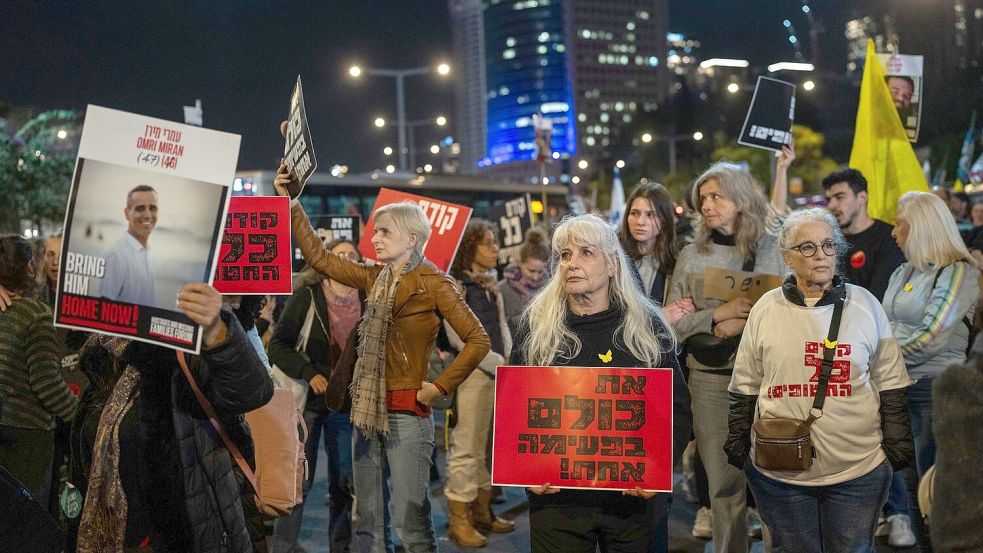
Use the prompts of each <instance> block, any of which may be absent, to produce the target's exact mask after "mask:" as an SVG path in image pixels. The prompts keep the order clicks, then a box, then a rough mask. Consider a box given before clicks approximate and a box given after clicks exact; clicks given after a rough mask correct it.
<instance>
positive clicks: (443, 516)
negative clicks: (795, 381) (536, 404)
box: [301, 431, 915, 553]
mask: <svg viewBox="0 0 983 553" xmlns="http://www.w3.org/2000/svg"><path fill="white" fill-rule="evenodd" d="M442 434H443V432H440V431H438V432H437V435H438V436H440V435H442ZM438 439H439V438H438ZM439 445H441V447H442V444H439ZM441 453H442V451H441ZM322 455H323V453H322ZM319 461H320V462H318V466H317V474H316V476H315V483H314V487H313V489H312V490H311V492H310V495H309V501H310V504H309V505H308V506H307V507H305V509H304V525H303V528H302V529H301V545H303V547H304V549H305V550H306V551H307V553H327V552H328V508H327V505H326V504H325V498H326V497H327V492H328V488H327V472H326V470H327V469H326V468H325V463H324V462H323V458H322V459H321V460H319ZM438 466H439V467H440V473H441V475H442V476H443V475H444V474H445V471H444V457H443V455H442V454H441V455H439V456H438ZM680 481H681V477H680V476H679V475H678V474H677V475H676V485H675V487H674V489H675V492H674V493H673V499H674V500H673V504H672V511H671V518H670V523H669V549H670V551H671V552H672V553H712V552H713V547H712V544H711V542H709V541H706V540H700V539H697V538H694V537H692V536H691V535H690V528H691V527H692V525H693V519H694V518H695V516H696V506H695V505H693V504H691V503H688V502H687V501H686V500H685V494H684V493H683V492H682V491H681V490H680V486H679V483H680ZM431 490H432V496H433V502H432V503H433V516H434V524H435V525H436V529H437V540H438V543H439V547H440V551H442V552H444V553H459V552H465V551H477V550H474V549H466V548H460V547H458V546H457V545H456V544H454V543H453V542H451V541H450V540H449V539H448V538H447V503H446V501H445V500H444V496H443V484H442V482H435V483H434V486H433V487H432V488H431ZM506 498H507V500H508V501H507V502H506V503H505V504H503V505H494V508H495V512H496V513H498V514H499V515H501V516H503V517H505V518H508V519H511V520H513V521H514V522H515V525H516V530H515V532H512V533H510V534H495V535H492V536H491V538H490V539H489V540H488V546H487V547H485V548H482V549H481V550H480V551H482V553H511V552H523V551H529V517H528V516H526V503H525V492H524V491H523V490H522V489H519V488H507V489H506ZM878 540H879V541H881V542H882V543H880V544H879V545H878V548H877V551H878V553H914V551H915V549H914V548H911V549H895V548H892V547H890V546H888V545H887V544H886V541H884V538H878ZM751 551H752V553H762V552H763V551H764V545H763V544H762V543H761V542H760V541H755V542H754V543H753V547H752V550H751Z"/></svg>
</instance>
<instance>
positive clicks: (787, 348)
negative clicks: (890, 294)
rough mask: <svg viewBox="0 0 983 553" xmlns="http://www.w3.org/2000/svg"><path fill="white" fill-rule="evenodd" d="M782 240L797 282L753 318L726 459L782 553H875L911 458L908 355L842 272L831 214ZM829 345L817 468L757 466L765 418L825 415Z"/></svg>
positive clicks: (789, 282)
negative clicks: (756, 435)
mask: <svg viewBox="0 0 983 553" xmlns="http://www.w3.org/2000/svg"><path fill="white" fill-rule="evenodd" d="M779 241H780V246H781V248H782V252H783V255H784V256H785V260H786V262H787V263H788V265H789V267H791V268H792V273H793V274H792V275H789V277H788V278H786V279H785V282H784V284H783V285H782V287H781V288H776V289H774V290H771V291H769V292H767V293H765V294H764V295H763V296H762V297H761V299H760V300H758V302H757V303H756V304H755V306H754V308H752V309H751V313H750V315H749V317H748V321H747V325H746V327H745V329H744V336H743V337H742V338H741V344H740V347H739V349H738V351H737V360H736V362H735V364H734V374H733V376H732V378H731V382H730V387H729V390H730V392H731V399H730V421H729V435H728V439H727V444H726V445H725V447H724V450H725V451H726V454H727V456H728V459H729V460H730V463H731V464H732V465H734V466H735V467H739V468H743V469H744V472H745V473H746V474H747V478H748V483H749V484H750V486H751V491H752V493H754V498H755V500H756V502H757V505H758V510H759V512H760V514H761V519H762V521H763V522H764V523H765V524H766V525H767V526H768V528H769V529H770V530H771V538H772V547H773V551H775V553H859V552H870V553H873V551H874V544H873V538H874V529H875V527H876V526H877V517H878V514H879V513H880V509H881V505H883V504H884V502H885V501H886V500H887V491H888V486H889V485H890V483H891V475H892V474H893V473H892V466H893V467H894V468H897V469H900V468H902V467H904V466H906V465H907V463H908V462H909V461H910V457H911V447H912V446H911V436H910V430H909V427H908V416H907V412H906V411H905V393H906V389H907V387H908V384H909V379H908V375H907V374H906V373H905V370H904V361H903V360H902V358H901V351H900V350H899V349H898V344H897V342H896V341H895V339H894V337H893V336H892V335H891V328H890V325H889V324H888V321H887V316H886V315H885V314H884V310H883V309H882V308H881V306H880V303H878V301H877V298H875V297H874V296H873V295H872V294H871V293H870V292H868V291H867V290H866V289H864V288H861V287H859V286H854V285H852V284H846V283H845V282H844V281H843V279H842V278H841V277H840V276H839V275H837V274H836V272H837V271H836V267H837V260H838V259H839V256H841V255H842V254H843V253H844V252H846V249H847V245H846V241H845V240H844V238H843V233H842V231H841V230H840V227H839V225H837V223H836V219H835V218H834V217H833V216H832V215H831V214H830V213H829V212H828V211H826V210H823V209H819V208H812V209H807V210H803V211H798V212H795V213H793V214H792V215H790V216H789V217H788V218H787V219H786V220H785V223H784V226H783V227H782V230H781V232H780V234H779ZM841 301H842V305H843V307H842V315H841V318H840V322H839V326H838V328H837V334H836V338H835V340H834V341H833V343H832V344H830V342H829V336H830V328H831V324H832V321H834V317H833V312H834V309H835V304H836V303H838V302H841ZM827 347H829V348H832V349H834V350H835V351H834V352H833V355H834V357H833V361H832V367H831V369H832V371H831V375H830V377H829V385H828V387H827V389H828V391H827V393H826V396H825V403H824V404H823V407H822V413H821V414H819V416H818V418H817V419H816V420H815V422H813V423H812V425H811V427H810V431H811V438H812V444H813V447H814V448H815V456H814V457H815V458H814V459H813V460H812V465H811V466H810V467H809V468H808V469H806V470H802V471H795V470H774V469H772V470H767V469H765V468H763V467H760V466H758V465H759V461H758V460H757V459H756V458H755V457H754V454H755V451H754V449H753V448H751V446H750V444H751V439H752V436H751V426H752V423H753V421H754V418H755V413H757V417H759V418H761V419H768V418H792V419H799V420H805V419H807V418H809V416H810V414H811V413H812V414H815V413H814V412H813V402H814V400H815V394H816V390H817V386H816V384H815V382H817V381H818V380H819V375H820V370H821V369H820V362H821V361H822V359H823V355H824V352H825V351H826V348H827ZM749 454H750V462H747V461H748V460H749V459H748V457H749ZM714 515H716V513H714Z"/></svg>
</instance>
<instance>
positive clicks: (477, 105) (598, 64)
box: [449, 0, 668, 179]
mask: <svg viewBox="0 0 983 553" xmlns="http://www.w3.org/2000/svg"><path fill="white" fill-rule="evenodd" d="M449 5H450V11H451V17H452V25H453V26H454V31H453V32H454V35H453V37H454V49H455V56H456V59H457V63H458V66H459V67H460V69H459V71H460V72H461V77H460V79H459V81H458V90H457V111H458V115H457V118H458V120H459V121H458V131H457V134H458V137H459V140H460V142H461V152H462V155H461V165H462V166H461V171H462V172H466V173H470V172H472V170H473V169H472V168H473V167H474V166H470V167H469V164H470V163H471V158H470V157H469V156H468V155H466V152H476V151H478V150H479V148H482V147H483V148H484V155H483V156H481V158H480V159H479V160H478V162H477V164H476V165H477V169H478V170H479V171H480V172H481V173H484V174H494V175H499V176H509V177H513V178H518V179H532V178H536V176H537V175H538V172H537V169H536V164H535V162H534V161H533V160H534V158H535V153H536V148H535V129H534V127H533V115H537V114H539V115H541V116H542V117H544V118H547V119H549V120H551V122H552V124H553V134H552V142H551V146H552V152H553V157H554V159H555V160H558V161H555V162H554V163H553V164H552V165H551V167H550V169H549V170H548V174H549V175H551V176H559V175H560V174H561V173H564V172H567V171H565V170H564V168H568V167H569V160H574V159H578V160H579V159H581V158H584V159H588V160H589V161H590V160H594V159H597V158H598V157H600V156H601V155H602V153H603V152H604V151H605V149H606V148H607V147H608V146H609V145H610V144H611V143H612V142H613V141H614V140H616V138H617V137H618V135H619V133H620V132H621V129H622V128H623V127H625V126H628V125H631V124H632V121H633V120H634V119H635V118H636V117H637V116H638V114H639V113H640V112H642V111H646V110H652V109H655V108H656V106H657V105H658V104H659V103H660V102H662V101H663V99H664V98H665V94H666V91H667V86H668V83H667V81H668V79H667V70H666V49H667V48H666V30H667V24H668V22H667V19H668V3H667V0H483V1H482V2H481V3H480V4H479V2H478V1H477V0H450V4H449ZM479 26H480V28H481V31H480V32H478V31H476V30H475V29H476V27H479ZM481 40H483V43H482V45H481V46H475V43H476V41H481ZM482 48H483V52H482V51H481V49H482ZM475 75H480V77H478V76H475ZM482 79H483V80H482ZM478 83H481V84H482V85H483V87H484V88H483V92H482V93H481V94H480V95H479V94H477V93H476V92H475V90H476V86H478ZM482 107H483V108H484V109H483V110H482V109H481V108H482ZM478 112H482V113H483V117H484V118H483V119H482V118H481V117H479V116H478V115H477V113H478ZM479 135H481V136H483V140H481V139H478V138H477V136H479Z"/></svg>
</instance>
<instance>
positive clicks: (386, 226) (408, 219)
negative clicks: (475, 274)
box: [274, 162, 490, 553]
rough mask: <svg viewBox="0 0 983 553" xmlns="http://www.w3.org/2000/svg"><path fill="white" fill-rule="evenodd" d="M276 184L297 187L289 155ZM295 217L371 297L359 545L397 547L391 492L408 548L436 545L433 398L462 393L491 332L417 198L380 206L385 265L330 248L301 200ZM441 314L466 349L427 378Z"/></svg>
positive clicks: (376, 239) (362, 363)
mask: <svg viewBox="0 0 983 553" xmlns="http://www.w3.org/2000/svg"><path fill="white" fill-rule="evenodd" d="M274 185H275V186H276V189H277V193H279V194H280V195H284V196H285V195H287V190H288V189H294V190H299V183H298V182H297V178H296V176H294V175H293V174H292V173H291V172H290V171H288V170H287V168H286V165H284V164H283V163H282V162H281V164H280V168H279V169H278V170H277V176H276V179H275V180H274ZM295 187H296V188H295ZM291 217H292V227H293V233H294V236H295V237H296V239H297V245H298V246H299V247H300V251H301V253H303V254H304V259H305V260H306V261H307V263H308V265H310V266H311V267H312V268H314V269H315V270H317V271H318V272H320V273H322V274H324V275H326V276H327V277H328V278H330V279H332V280H335V281H338V282H340V283H341V284H344V285H346V286H350V287H352V288H357V289H359V290H362V291H364V292H365V293H366V296H367V302H366V307H365V310H364V312H363V314H362V319H361V321H360V322H359V325H358V338H359V344H358V360H357V362H356V363H355V368H354V372H353V374H352V384H351V396H352V409H351V421H352V424H353V425H354V426H355V428H356V429H357V430H358V432H355V433H353V435H352V455H353V476H354V484H355V512H354V513H353V515H352V521H353V523H354V526H355V536H354V540H353V541H354V543H355V549H357V550H358V551H371V552H373V553H376V552H380V551H389V552H392V551H393V549H394V546H393V543H392V539H391V537H390V536H389V532H387V531H386V530H385V529H386V527H388V523H389V507H388V505H387V504H388V502H389V501H388V500H389V495H390V490H391V493H392V503H393V517H394V523H395V526H396V532H397V534H399V537H400V539H401V540H402V542H403V546H404V547H405V548H406V550H407V551H408V552H410V553H422V552H430V551H435V550H436V549H437V539H436V535H435V534H434V528H433V519H432V518H431V515H430V497H429V484H430V465H431V454H432V453H433V448H434V429H433V418H432V416H431V408H430V404H431V403H433V401H434V400H436V399H437V398H438V397H440V396H446V395H447V394H450V393H452V392H454V390H456V389H457V387H458V386H459V385H460V384H461V383H462V382H464V380H465V379H466V378H467V377H468V375H470V374H471V371H473V370H474V369H475V367H477V366H478V363H479V362H480V361H481V359H482V358H483V357H484V356H485V354H486V353H488V349H489V347H490V342H489V339H488V335H487V334H486V333H485V331H484V329H483V328H482V327H481V323H480V322H478V319H477V318H476V317H475V316H474V313H472V312H471V310H470V309H469V308H468V306H467V304H466V303H464V299H463V298H462V297H461V294H460V292H458V289H457V286H456V285H455V284H454V281H453V280H452V279H451V278H450V277H449V276H447V275H446V274H444V273H443V272H442V271H440V270H439V269H437V267H435V266H434V265H433V263H430V261H428V260H426V259H424V258H423V245H424V244H426V242H427V239H428V238H429V237H430V222H429V221H428V220H427V217H426V215H425V214H424V213H423V210H422V209H421V208H420V206H419V205H417V204H415V203H412V202H399V203H395V204H389V205H386V206H383V207H381V208H379V209H377V210H376V211H375V212H374V213H373V214H372V219H373V221H374V222H375V233H374V234H373V235H372V240H371V243H372V247H373V248H374V249H375V257H376V259H377V260H378V261H380V262H381V263H382V264H381V265H363V264H361V263H356V262H354V261H352V260H350V259H348V258H344V257H341V256H339V255H336V254H334V253H332V252H329V251H325V250H324V248H323V246H322V245H321V239H320V238H318V237H317V235H316V234H315V233H314V229H312V228H311V224H310V221H309V220H308V219H307V214H306V213H304V208H303V207H301V205H300V202H298V201H297V200H296V199H295V200H293V202H292V208H291ZM441 318H443V319H445V320H446V321H447V324H449V325H450V327H451V328H452V329H454V332H456V333H457V335H458V336H459V337H460V338H461V341H462V342H463V343H464V347H463V349H462V350H461V353H460V354H459V355H458V356H457V358H456V359H455V360H454V362H453V363H451V364H450V366H448V367H447V368H446V369H445V370H444V371H443V372H442V373H441V374H440V375H439V376H438V377H437V378H436V379H434V381H433V382H428V381H426V376H427V371H428V369H429V361H430V350H431V348H432V347H433V343H434V340H435V339H436V338H437V330H438V328H439V326H440V320H441ZM387 475H388V476H389V482H388V483H387V482H386V476H387Z"/></svg>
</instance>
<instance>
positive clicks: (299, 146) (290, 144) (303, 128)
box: [283, 75, 317, 198]
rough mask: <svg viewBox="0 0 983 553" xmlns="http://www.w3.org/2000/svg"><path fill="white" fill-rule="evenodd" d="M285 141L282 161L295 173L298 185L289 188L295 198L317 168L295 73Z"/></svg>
mask: <svg viewBox="0 0 983 553" xmlns="http://www.w3.org/2000/svg"><path fill="white" fill-rule="evenodd" d="M283 135H284V138H286V139H287V143H286V144H285V145H284V147H283V161H284V163H286V165H287V169H290V171H292V172H293V173H294V174H296V175H297V179H298V180H299V181H300V187H299V188H298V189H297V190H290V191H289V192H290V197H291V198H296V197H297V196H300V193H301V192H302V191H303V190H304V184H306V183H307V179H309V178H311V175H313V174H314V171H315V170H316V169H317V158H315V157H314V144H313V142H312V141H311V129H310V127H309V126H308V124H307V110H306V109H305V108H304V89H303V88H302V87H301V84H300V75H297V84H296V85H295V86H294V91H293V93H292V94H291V95H290V119H288V120H287V125H286V129H285V131H284V133H283Z"/></svg>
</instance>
